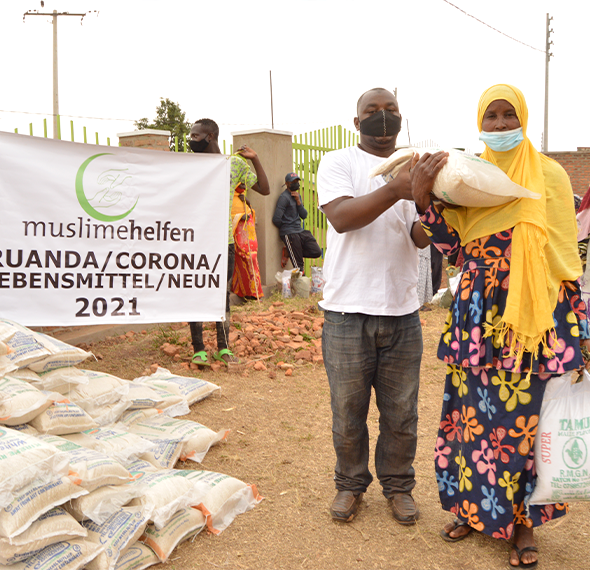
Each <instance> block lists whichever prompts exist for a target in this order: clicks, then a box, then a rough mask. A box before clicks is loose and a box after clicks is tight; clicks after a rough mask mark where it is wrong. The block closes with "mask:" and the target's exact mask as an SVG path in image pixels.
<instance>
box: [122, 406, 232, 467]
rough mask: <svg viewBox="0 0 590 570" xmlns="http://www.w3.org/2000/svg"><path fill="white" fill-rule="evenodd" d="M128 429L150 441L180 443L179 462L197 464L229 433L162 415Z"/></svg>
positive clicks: (136, 423)
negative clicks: (187, 461)
mask: <svg viewBox="0 0 590 570" xmlns="http://www.w3.org/2000/svg"><path fill="white" fill-rule="evenodd" d="M128 429H129V431H130V432H132V433H135V434H137V435H140V436H141V437H144V438H146V439H149V440H151V441H157V440H173V441H182V442H184V448H183V451H182V454H181V456H180V459H181V461H186V460H187V459H191V460H192V461H197V462H199V463H200V462H201V461H202V460H203V458H204V457H205V455H206V454H207V452H208V451H209V449H210V448H211V446H213V445H215V444H216V443H219V442H220V441H223V440H224V439H225V438H226V437H227V436H228V434H229V432H230V430H228V429H222V430H220V431H218V432H217V433H216V432H214V431H213V430H211V429H209V428H208V427H205V426H203V425H201V424H199V423H197V422H193V421H191V420H178V419H173V418H169V417H167V416H164V415H162V414H160V415H158V416H154V417H152V418H149V419H147V420H142V421H138V422H135V423H133V424H131V425H129V426H128Z"/></svg>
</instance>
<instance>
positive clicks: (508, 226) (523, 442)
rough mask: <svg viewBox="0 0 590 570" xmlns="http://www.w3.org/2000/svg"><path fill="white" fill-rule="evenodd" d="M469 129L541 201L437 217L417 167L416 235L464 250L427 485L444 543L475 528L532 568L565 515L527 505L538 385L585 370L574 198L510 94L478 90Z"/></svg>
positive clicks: (422, 164) (520, 101)
mask: <svg viewBox="0 0 590 570" xmlns="http://www.w3.org/2000/svg"><path fill="white" fill-rule="evenodd" d="M477 121H478V128H479V130H480V132H481V133H482V135H481V137H480V138H481V139H482V140H483V141H484V142H485V143H486V149H485V152H484V153H483V154H482V158H485V159H486V160H488V161H490V162H492V163H494V164H496V165H497V166H498V167H499V168H501V169H502V170H503V171H504V172H505V173H506V174H507V175H508V176H509V177H510V178H511V179H512V180H513V181H514V182H516V183H517V184H520V185H522V186H524V187H526V188H528V189H529V190H532V191H534V192H537V193H538V194H539V199H538V200H533V199H519V200H515V201H513V202H510V203H508V204H505V205H503V206H498V207H493V208H464V207H458V208H451V207H444V205H436V206H435V205H434V203H433V202H432V199H431V195H430V194H428V193H427V191H426V192H424V191H423V192H420V191H419V189H420V188H422V187H423V183H422V176H423V175H424V173H427V172H428V169H429V168H430V166H431V164H430V163H431V157H430V156H429V155H427V154H425V155H423V156H422V157H421V158H420V160H419V161H418V160H417V157H416V158H415V159H414V163H415V164H414V166H413V168H412V171H411V174H412V177H413V188H415V189H416V190H415V191H414V199H415V202H416V207H417V209H418V211H419V213H420V214H421V221H422V225H423V227H424V229H425V230H426V232H427V233H428V234H429V236H430V237H431V240H432V241H433V243H434V244H435V245H436V247H438V249H439V250H440V251H442V252H443V253H444V254H446V255H449V254H452V253H454V252H455V251H457V250H458V248H459V247H461V248H462V253H463V255H464V265H463V275H462V278H461V282H460V285H459V287H458V289H457V292H456V294H455V298H454V300H453V303H452V305H451V308H450V310H449V313H448V315H447V320H446V324H445V326H444V329H443V334H442V338H441V341H440V345H439V349H438V357H439V358H440V359H441V360H443V361H444V362H446V363H447V376H446V383H445V394H444V398H443V407H442V413H441V422H440V427H439V433H438V437H437V441H436V447H435V464H436V477H437V482H438V487H439V492H440V500H441V503H442V506H443V508H444V509H445V510H447V511H450V512H452V513H453V514H454V515H455V521H454V522H453V523H450V524H448V525H446V526H445V527H444V529H443V530H442V531H441V536H442V537H443V538H444V539H445V540H447V541H451V542H455V541H458V540H462V539H463V538H465V537H466V536H467V535H468V534H469V533H471V531H472V530H473V529H475V530H476V531H479V532H483V533H485V534H488V535H490V536H493V537H494V538H498V539H504V540H509V539H512V541H513V543H512V550H511V553H510V564H511V565H512V566H516V567H519V566H520V567H522V568H533V567H535V566H536V565H537V548H536V546H535V543H534V537H533V527H535V526H538V525H541V524H543V523H545V522H547V521H549V520H552V519H555V518H557V517H559V516H562V515H564V514H565V513H566V512H567V505H559V504H554V505H539V506H533V505H529V504H528V499H529V497H530V494H531V492H532V490H533V488H534V485H535V480H536V473H535V467H534V454H533V442H534V439H535V435H536V426H537V423H538V418H539V412H540V409H541V403H542V400H543V393H544V391H545V385H546V380H547V379H548V378H550V377H551V376H552V375H559V374H563V373H564V372H566V371H568V370H574V369H577V368H580V367H581V366H583V365H584V362H583V358H582V356H581V352H580V344H581V343H585V344H590V343H589V341H588V340H585V339H588V338H590V334H589V331H588V324H587V319H586V310H585V306H584V303H583V301H582V300H581V297H580V289H579V285H578V282H577V278H578V277H579V276H580V274H581V266H580V260H579V257H578V254H577V241H576V237H577V235H576V234H577V230H576V220H575V211H574V202H573V193H572V189H571V186H570V183H569V179H568V177H567V174H566V173H565V171H564V170H563V169H562V168H561V166H559V165H558V164H557V163H556V162H554V161H553V160H551V159H549V158H547V157H546V156H544V155H542V154H540V153H539V152H537V151H536V150H535V149H534V147H533V145H532V143H531V142H530V140H529V139H528V138H527V136H526V129H527V122H528V109H527V106H526V103H525V100H524V97H523V95H522V93H521V92H520V91H519V90H518V89H517V88H515V87H512V86H510V85H495V86H493V87H491V88H490V89H488V90H487V91H485V92H484V94H483V95H482V97H481V99H480V102H479V109H478V118H477ZM494 149H495V150H494Z"/></svg>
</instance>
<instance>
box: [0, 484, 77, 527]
mask: <svg viewBox="0 0 590 570" xmlns="http://www.w3.org/2000/svg"><path fill="white" fill-rule="evenodd" d="M87 493H88V491H87V490H86V489H83V488H82V487H80V486H79V485H75V484H74V483H73V482H72V480H71V479H70V478H69V477H60V478H58V479H55V480H54V481H51V482H50V483H44V484H42V485H36V484H34V485H29V486H28V487H25V488H24V489H21V490H20V491H19V493H18V495H17V496H16V497H15V498H14V499H13V500H12V502H11V503H10V504H9V505H7V506H5V507H4V508H3V509H2V510H0V536H2V537H4V538H12V537H14V536H17V535H19V534H21V533H22V532H24V531H25V530H27V529H28V528H29V527H30V526H31V525H32V524H33V523H34V522H35V521H36V520H37V519H38V518H39V517H41V516H42V515H44V514H45V513H46V512H48V511H50V510H51V509H53V507H57V506H60V505H63V504H64V503H65V502H67V501H69V500H70V499H75V498H76V497H81V496H82V495H86V494H87Z"/></svg>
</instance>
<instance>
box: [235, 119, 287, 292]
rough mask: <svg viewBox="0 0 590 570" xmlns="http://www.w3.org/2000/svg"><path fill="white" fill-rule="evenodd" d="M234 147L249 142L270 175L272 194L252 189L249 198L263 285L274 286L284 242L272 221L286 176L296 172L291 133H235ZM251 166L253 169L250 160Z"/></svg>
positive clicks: (264, 131)
mask: <svg viewBox="0 0 590 570" xmlns="http://www.w3.org/2000/svg"><path fill="white" fill-rule="evenodd" d="M232 135H233V148H234V149H237V148H240V147H241V146H242V145H244V144H245V145H247V146H249V147H250V148H252V149H254V150H255V151H256V153H257V154H258V157H259V158H260V162H261V163H262V167H263V168H264V171H265V172H266V176H267V177H268V182H269V185H270V195H269V196H261V195H260V194H258V192H254V191H249V192H248V200H250V203H251V204H252V207H253V208H254V210H255V212H256V236H257V238H258V264H259V265H260V277H261V279H262V283H263V285H273V284H274V282H275V281H274V276H275V273H276V272H277V271H279V270H280V269H281V252H282V250H283V242H282V241H281V239H280V238H279V231H278V229H277V228H276V227H275V226H274V225H273V223H272V216H273V214H274V211H275V206H276V204H277V199H278V197H279V195H280V193H281V192H282V191H283V190H284V189H285V188H284V187H283V184H284V183H285V175H286V174H287V173H289V172H292V171H293V148H292V139H293V137H292V133H289V132H284V131H272V130H270V129H269V130H266V129H264V130H257V131H243V132H238V133H232ZM249 164H250V167H251V168H252V170H254V167H253V166H252V164H251V163H249Z"/></svg>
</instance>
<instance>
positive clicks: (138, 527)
mask: <svg viewBox="0 0 590 570" xmlns="http://www.w3.org/2000/svg"><path fill="white" fill-rule="evenodd" d="M149 516H150V509H149V507H146V506H143V505H142V506H136V507H123V508H121V509H119V510H118V511H117V512H116V513H114V514H113V515H111V516H110V517H109V518H108V519H107V520H106V521H105V522H104V523H102V524H100V525H98V524H96V523H94V522H92V521H84V522H83V523H82V526H83V527H84V528H85V529H86V530H87V531H88V537H87V540H88V541H89V542H94V543H96V544H101V545H103V546H105V550H104V551H103V552H101V553H100V554H99V555H98V556H97V557H96V558H95V559H94V560H92V562H90V563H88V564H87V565H86V569H87V570H114V568H115V566H116V564H117V560H118V559H119V556H121V554H123V553H124V552H125V550H126V549H127V548H128V547H129V546H131V545H132V544H134V543H136V542H137V540H138V538H139V537H140V536H141V535H142V534H143V531H144V530H145V527H146V526H147V524H148V520H149Z"/></svg>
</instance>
